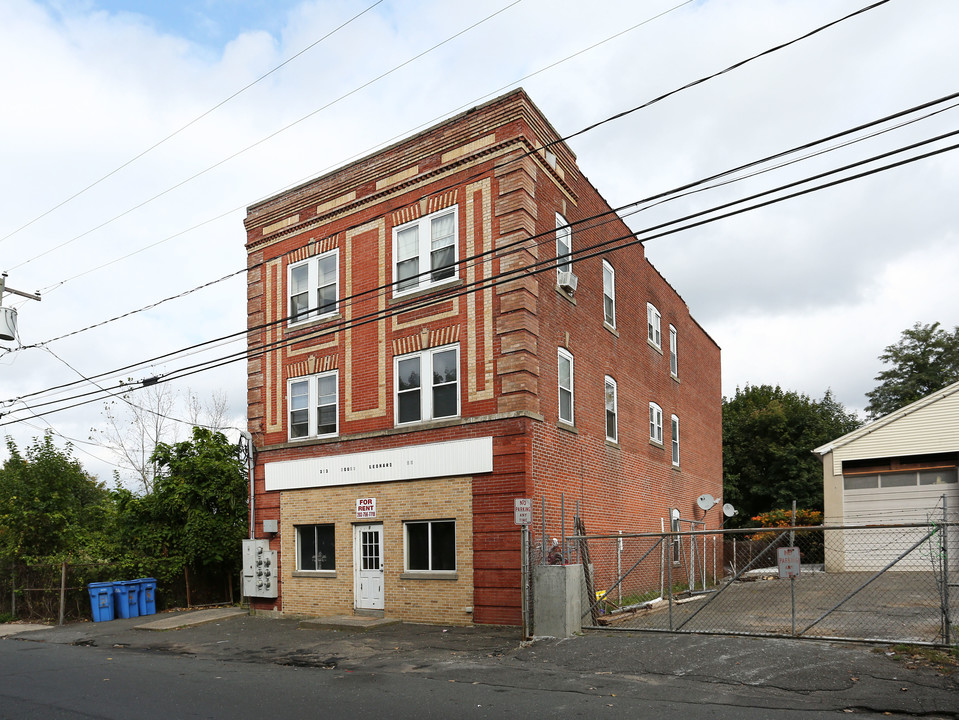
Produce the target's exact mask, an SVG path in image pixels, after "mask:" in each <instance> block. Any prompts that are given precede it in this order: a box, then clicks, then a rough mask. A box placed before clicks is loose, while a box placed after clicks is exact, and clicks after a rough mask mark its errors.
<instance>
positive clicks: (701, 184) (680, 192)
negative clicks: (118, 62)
mask: <svg viewBox="0 0 959 720" xmlns="http://www.w3.org/2000/svg"><path fill="white" fill-rule="evenodd" d="M956 98H959V92H957V93H952V94H950V95H946V96H943V97H941V98H938V99H936V100H931V101H928V102H925V103H922V104H920V105H916V106H913V107H911V108H908V109H906V110H901V111H899V112H896V113H893V114H890V115H886V116H884V117H882V118H878V119H876V120H872V121H870V122H867V123H863V124H860V125H857V126H855V127H853V128H849V129H847V130H843V131H840V132H836V133H833V134H830V135H828V136H826V137H823V138H819V139H817V140H813V141H809V142H805V143H803V144H801V145H798V146H794V147H792V148H789V149H788V150H784V151H780V152H777V153H775V154H773V155H769V156H766V157H764V158H760V159H757V160H752V161H750V162H747V163H744V164H742V165H739V166H737V167H734V168H731V169H728V170H725V171H722V172H720V173H716V174H713V175H710V176H708V177H705V178H701V179H699V180H696V181H693V182H689V183H686V184H684V185H681V186H679V187H676V188H672V189H670V190H666V191H663V192H660V193H657V194H655V195H652V196H648V197H646V198H643V199H641V200H638V201H635V202H632V203H629V204H627V205H624V206H621V207H620V208H617V209H616V210H610V211H609V212H604V213H599V214H597V215H594V216H591V217H587V218H583V219H581V220H577V221H575V222H573V223H571V224H570V225H571V227H578V226H580V225H583V224H585V223H587V222H591V221H592V220H596V219H599V218H602V217H606V216H608V215H610V214H612V213H619V212H622V211H624V210H627V209H629V208H632V207H634V206H637V205H640V204H648V203H652V202H653V201H654V200H658V202H657V203H656V204H661V203H662V202H667V201H670V200H674V199H677V198H680V197H685V196H688V195H689V194H691V193H692V192H702V191H704V190H708V189H713V188H715V187H718V186H719V185H720V184H728V183H731V182H738V181H739V180H742V179H745V178H748V177H754V176H755V175H757V174H760V173H764V172H769V171H770V170H772V169H778V168H779V167H782V166H783V165H785V164H789V163H795V162H799V161H801V160H805V159H808V158H809V157H812V156H813V155H815V154H823V153H825V152H831V151H833V150H835V149H837V148H838V147H845V146H848V145H850V144H852V143H856V142H861V141H863V140H865V139H869V138H871V137H874V136H875V135H877V134H880V133H885V132H889V131H891V130H893V129H898V128H901V127H903V126H905V125H907V124H911V123H915V122H918V121H921V120H924V119H927V118H929V117H932V116H933V115H935V114H939V113H941V112H945V111H946V110H949V109H952V108H955V107H956V105H949V106H947V107H945V108H940V109H937V110H932V111H931V112H930V113H928V114H926V115H923V116H921V117H918V118H912V119H909V120H904V121H903V122H901V123H899V124H898V125H895V126H893V127H891V128H885V129H882V130H878V131H876V132H873V133H871V134H869V135H867V136H865V137H860V138H854V139H851V140H846V141H845V142H844V143H842V144H841V145H839V146H833V147H830V148H826V149H824V150H820V151H819V152H818V153H813V154H810V155H807V156H805V157H801V158H798V159H794V160H790V161H788V163H781V164H780V165H777V166H774V167H772V168H768V169H762V170H758V171H756V172H753V173H750V174H748V175H744V176H741V177H736V178H733V179H731V180H727V181H725V182H724V183H718V184H714V185H707V183H710V182H713V181H716V180H719V179H722V178H725V177H729V176H732V175H735V174H736V173H740V172H742V171H744V170H748V169H750V168H756V167H760V166H762V165H763V164H766V163H769V162H771V161H774V160H779V159H782V158H785V157H788V156H789V155H795V154H796V153H798V152H802V151H805V150H809V149H812V148H814V147H817V146H820V145H823V144H825V143H827V142H831V141H833V140H838V139H842V138H845V137H847V136H849V135H851V134H853V133H856V132H860V131H863V130H868V129H870V128H875V127H876V126H879V125H882V124H884V123H887V122H889V121H891V120H897V119H901V118H904V117H906V116H908V115H911V114H914V113H916V112H918V111H921V110H929V109H930V108H935V107H936V106H937V105H941V104H943V103H945V102H948V101H950V100H954V99H956ZM524 156H525V154H524ZM511 162H512V160H511ZM697 188H698V189H697ZM650 207H652V205H650ZM363 222H368V219H364V221H363ZM507 247H508V246H507ZM502 249H503V248H502V247H501V248H499V250H502ZM288 252H289V251H287V252H284V253H280V254H279V255H274V256H272V257H270V258H267V259H265V260H263V261H261V262H259V263H256V264H254V265H251V266H249V267H248V268H243V269H241V270H237V271H235V272H233V273H230V274H228V275H225V276H223V277H222V278H219V279H217V280H212V281H210V282H208V283H205V284H203V285H200V286H197V287H195V288H192V289H190V290H187V291H184V292H182V293H178V294H176V295H172V296H170V297H167V298H164V299H162V300H159V301H157V302H154V303H151V304H149V305H146V306H144V307H142V308H139V309H137V310H132V311H130V312H127V313H123V314H121V315H118V316H115V317H113V318H110V319H107V320H104V321H101V322H99V323H95V324H93V325H90V326H87V327H85V328H81V329H79V330H75V331H72V332H70V333H66V334H64V335H60V336H57V337H54V338H51V339H49V340H45V341H43V342H40V343H35V344H32V345H27V346H22V347H21V349H30V348H35V347H42V346H45V345H47V344H49V343H53V342H55V341H57V340H61V339H63V338H66V337H70V336H73V335H76V334H78V333H81V332H85V331H87V330H91V329H94V328H97V327H101V326H103V325H105V324H107V323H110V322H114V321H116V320H120V319H123V318H126V317H129V316H131V315H133V314H135V313H139V312H144V311H146V310H149V309H152V308H155V307H157V306H158V305H160V304H162V303H165V302H169V301H171V300H175V299H179V298H182V297H185V296H187V295H189V294H192V293H194V292H196V291H198V290H201V289H203V288H206V287H209V286H210V285H213V284H216V283H219V282H222V281H223V280H227V279H231V278H233V277H236V276H237V275H239V274H240V273H242V272H245V271H248V270H250V269H254V268H257V267H262V266H263V265H265V264H266V263H268V262H272V261H274V260H277V259H279V258H281V257H283V256H285V255H286V254H288ZM485 255H486V254H485V253H479V254H477V255H474V256H472V257H467V258H463V260H461V261H459V263H458V264H462V265H463V266H466V264H467V263H470V262H473V261H479V260H480V259H482V258H483V257H485ZM389 287H391V285H390V286H386V288H375V289H373V290H369V291H364V292H363V293H360V294H357V295H356V296H353V297H351V298H344V299H343V302H349V301H352V300H354V299H356V298H357V297H362V296H364V295H367V294H370V293H372V292H376V291H378V290H384V289H388V288H389ZM284 321H285V319H284ZM263 327H265V326H263ZM259 329H262V327H256V328H249V329H248V330H244V331H238V332H237V333H234V334H231V335H226V336H221V337H220V338H216V339H214V340H210V341H206V342H204V343H201V344H198V345H194V346H190V347H189V348H186V349H185V350H188V349H193V348H197V347H201V346H203V345H206V344H212V343H214V342H218V341H221V340H225V339H227V338H232V337H237V336H239V335H242V334H245V333H246V332H248V331H249V330H259ZM177 352H179V351H177ZM169 356H170V355H162V356H159V357H157V358H154V359H153V360H151V361H144V362H143V363H138V365H139V364H145V363H146V362H154V361H157V360H161V359H163V358H165V357H169ZM128 369H130V367H129V366H128V367H127V368H122V369H120V370H118V371H116V372H122V371H126V370H128ZM58 387H62V386H58ZM21 397H28V396H21Z"/></svg>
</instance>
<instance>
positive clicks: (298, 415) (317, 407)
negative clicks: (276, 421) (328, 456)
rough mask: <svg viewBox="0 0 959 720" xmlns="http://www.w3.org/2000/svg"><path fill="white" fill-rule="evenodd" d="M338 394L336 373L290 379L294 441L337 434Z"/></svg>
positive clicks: (290, 432)
mask: <svg viewBox="0 0 959 720" xmlns="http://www.w3.org/2000/svg"><path fill="white" fill-rule="evenodd" d="M337 395H338V393H337V373H336V371H335V370H334V371H333V372H328V373H322V374H320V375H310V376H307V377H301V378H293V379H292V380H290V382H289V384H288V386H287V405H288V407H289V413H290V426H289V435H290V440H300V439H305V438H313V437H332V436H334V435H336V433H337V429H338V428H337V415H338V404H339V403H338V398H337Z"/></svg>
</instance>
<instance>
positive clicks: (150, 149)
mask: <svg viewBox="0 0 959 720" xmlns="http://www.w3.org/2000/svg"><path fill="white" fill-rule="evenodd" d="M382 2H383V0H376V2H374V3H373V4H372V5H370V6H369V7H367V8H366V9H365V10H362V11H361V12H359V13H357V14H356V15H354V16H353V17H351V18H350V19H349V20H347V21H346V22H344V23H342V24H341V25H339V26H338V27H336V28H334V29H333V30H331V31H330V32H328V33H327V34H326V35H324V36H323V37H321V38H320V39H319V40H316V41H314V42H312V43H310V44H309V45H307V46H306V47H305V48H303V49H302V50H300V51H299V52H297V53H295V54H294V55H291V56H290V57H288V58H287V59H286V60H284V61H283V62H281V63H280V64H279V65H277V66H276V67H274V68H273V69H272V70H270V71H268V72H266V73H264V74H263V75H261V76H260V77H258V78H257V79H256V80H254V81H253V82H250V83H247V84H246V85H244V86H243V87H241V88H240V89H239V90H237V91H235V92H234V93H233V94H232V95H230V96H229V97H227V98H225V99H223V100H221V101H220V102H218V103H217V104H216V105H214V106H213V107H211V108H210V109H209V110H206V111H205V112H202V113H200V114H199V115H197V116H196V117H195V118H193V119H192V120H190V122H188V123H187V124H186V125H184V126H182V127H181V128H179V129H177V130H174V131H173V132H172V133H170V134H169V135H167V136H166V137H164V138H162V139H161V140H158V141H157V142H155V143H153V145H151V146H150V147H148V148H147V149H146V150H143V151H142V152H140V153H138V154H136V155H134V156H133V157H132V158H130V159H129V160H127V161H126V162H125V163H123V164H122V165H120V166H119V167H116V168H114V169H113V170H111V171H110V172H108V173H107V174H106V175H104V176H103V177H101V178H99V179H98V180H94V181H93V182H92V183H90V184H89V185H87V186H86V187H84V188H81V189H80V190H78V191H77V192H75V193H73V195H71V196H70V197H68V198H66V199H65V200H62V201H60V202H59V203H57V204H56V205H54V206H53V207H52V208H50V209H49V210H47V211H45V212H43V213H41V214H40V215H37V216H36V217H35V218H33V219H32V220H30V221H29V222H27V223H26V224H24V225H21V226H20V227H18V228H17V229H16V230H14V231H12V232H10V233H8V234H7V235H4V236H3V237H0V242H3V241H4V240H8V239H9V238H11V237H13V236H14V235H16V234H18V233H19V232H21V231H22V230H26V229H27V228H28V227H30V226H31V225H33V224H34V223H35V222H37V221H38V220H42V219H43V218H45V217H46V216H47V215H49V214H51V213H53V212H55V211H56V210H59V209H60V208H62V207H63V206H64V205H66V204H68V203H70V202H72V201H73V200H76V199H77V198H78V197H80V196H81V195H83V194H84V193H86V192H87V191H88V190H92V189H93V188H95V187H96V186H97V185H99V184H100V183H102V182H103V181H104V180H107V179H108V178H110V177H112V176H113V175H116V174H117V173H118V172H120V171H121V170H123V169H124V168H126V167H128V166H130V165H132V164H133V163H135V162H136V161H137V160H139V159H140V158H142V157H144V156H145V155H147V154H148V153H151V152H153V151H154V150H156V149H157V148H158V147H160V146H161V145H163V144H164V143H165V142H167V141H168V140H172V139H173V138H174V137H176V136H177V135H179V134H180V133H182V132H183V131H184V130H186V129H188V128H190V127H191V126H193V125H195V124H196V123H198V122H199V121H200V120H202V119H203V118H205V117H206V116H207V115H210V114H211V113H213V112H215V111H216V110H219V109H220V108H221V107H223V106H224V105H226V104H227V103H228V102H230V101H231V100H233V99H235V98H236V97H237V96H239V95H241V94H242V93H244V92H246V91H247V90H249V89H250V88H251V87H253V86H254V85H256V84H258V83H260V82H262V81H263V80H266V78H268V77H270V75H272V74H273V73H275V72H276V71H278V70H279V69H281V68H283V67H285V66H286V65H288V64H290V63H291V62H293V61H294V60H296V59H297V58H298V57H300V56H301V55H303V54H304V53H306V52H308V51H309V50H312V49H313V48H314V47H316V46H317V45H319V44H320V43H321V42H323V41H324V40H326V39H327V38H329V37H330V36H332V35H335V34H336V33H337V32H339V31H340V30H342V29H343V28H345V27H346V26H347V25H349V24H350V23H352V22H353V21H354V20H357V19H359V18H360V17H361V16H363V15H365V14H366V13H367V12H369V11H370V10H372V9H373V8H375V7H376V6H377V5H379V4H380V3H382ZM28 262H29V261H28Z"/></svg>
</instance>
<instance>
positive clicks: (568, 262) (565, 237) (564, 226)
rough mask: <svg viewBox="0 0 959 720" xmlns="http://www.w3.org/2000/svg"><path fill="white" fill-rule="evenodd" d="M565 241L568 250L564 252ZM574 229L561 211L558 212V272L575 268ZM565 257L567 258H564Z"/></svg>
mask: <svg viewBox="0 0 959 720" xmlns="http://www.w3.org/2000/svg"><path fill="white" fill-rule="evenodd" d="M563 242H565V244H566V248H565V250H566V252H563V249H564V248H562V247H561V243H563ZM572 257H573V229H572V228H571V227H570V226H569V223H568V222H567V221H566V218H564V217H563V216H562V215H560V214H559V213H556V273H557V275H558V274H559V273H561V272H569V271H572V269H573V260H572ZM563 258H565V260H563Z"/></svg>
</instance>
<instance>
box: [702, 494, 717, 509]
mask: <svg viewBox="0 0 959 720" xmlns="http://www.w3.org/2000/svg"><path fill="white" fill-rule="evenodd" d="M718 502H719V500H716V499H715V498H714V497H713V496H712V495H710V494H709V493H703V494H702V495H700V496H699V497H698V498H696V504H697V505H699V508H700V509H701V510H709V508H711V507H712V506H713V505H715V504H716V503H718Z"/></svg>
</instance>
